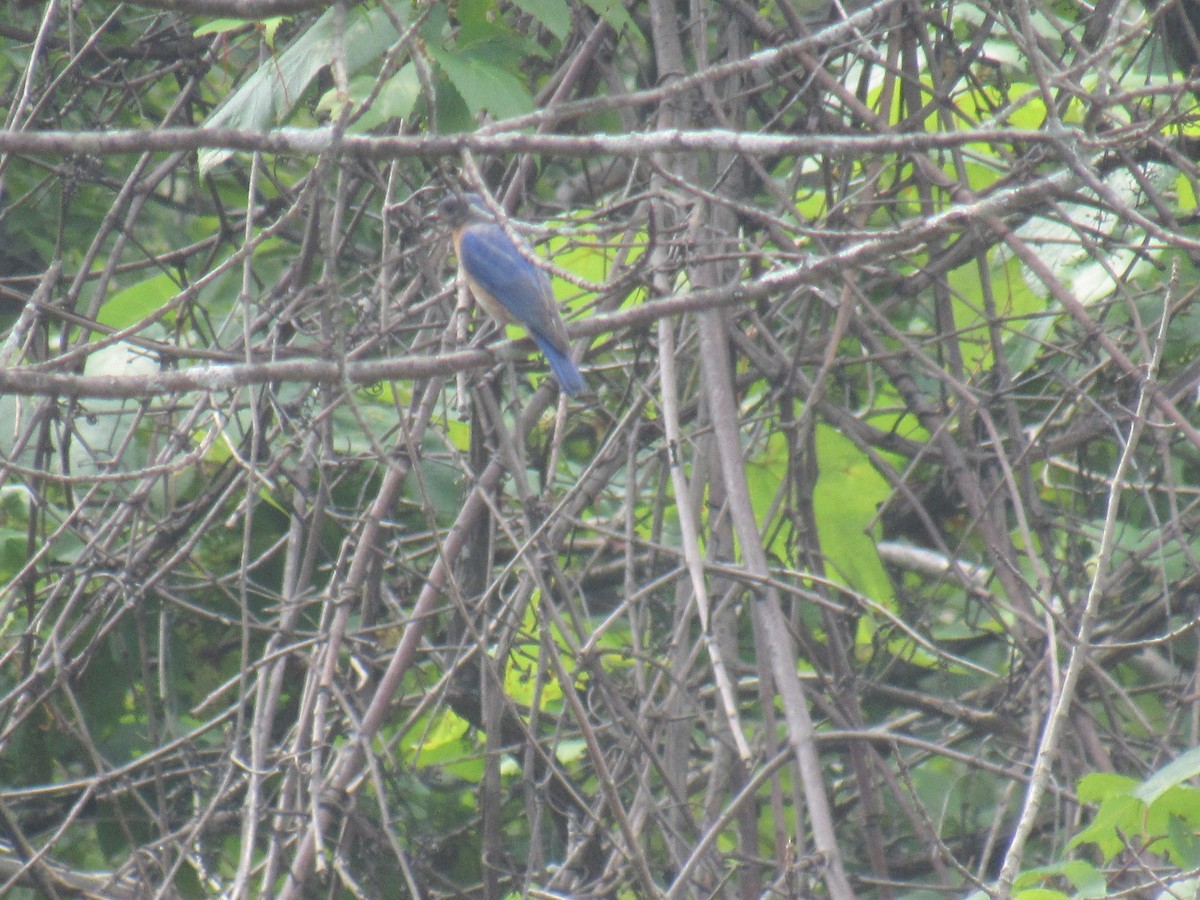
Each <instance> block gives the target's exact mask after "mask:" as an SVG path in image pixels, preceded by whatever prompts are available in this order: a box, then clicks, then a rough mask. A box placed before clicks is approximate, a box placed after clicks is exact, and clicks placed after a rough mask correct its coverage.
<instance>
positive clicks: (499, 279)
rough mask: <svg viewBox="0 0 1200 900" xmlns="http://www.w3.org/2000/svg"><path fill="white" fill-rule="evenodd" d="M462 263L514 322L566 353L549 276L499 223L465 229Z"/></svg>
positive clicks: (462, 242)
mask: <svg viewBox="0 0 1200 900" xmlns="http://www.w3.org/2000/svg"><path fill="white" fill-rule="evenodd" d="M458 254H459V260H460V261H461V262H462V266H463V268H464V269H466V270H467V275H468V276H469V277H470V278H471V280H472V281H474V282H476V283H477V284H478V285H479V286H480V287H481V288H483V289H484V290H485V291H486V292H487V293H488V294H489V295H490V298H489V299H492V300H495V301H496V302H497V303H499V304H501V305H502V306H503V307H504V309H505V311H506V312H507V313H508V314H509V316H511V317H512V319H513V320H514V321H516V322H519V323H520V324H522V325H524V326H525V327H526V328H528V329H529V330H530V331H531V332H532V333H534V334H535V335H540V336H541V337H542V338H544V339H545V340H547V341H549V342H550V344H551V345H552V346H554V347H555V348H557V349H558V350H560V351H563V352H566V351H567V349H568V347H567V342H566V334H565V332H564V330H563V327H562V320H561V319H560V318H559V315H558V309H557V308H556V307H555V306H554V293H553V291H552V290H551V289H550V279H549V278H548V277H546V273H545V272H543V271H542V270H541V269H539V268H538V267H537V266H535V265H534V264H533V263H531V262H530V261H529V260H527V259H526V258H525V257H524V256H522V255H521V253H520V251H519V250H517V248H516V247H515V246H513V242H512V241H511V240H509V238H508V235H507V234H505V233H504V229H503V228H501V227H500V226H499V225H496V224H485V225H471V226H468V227H467V228H465V229H463V233H462V239H461V240H460V242H459V249H458Z"/></svg>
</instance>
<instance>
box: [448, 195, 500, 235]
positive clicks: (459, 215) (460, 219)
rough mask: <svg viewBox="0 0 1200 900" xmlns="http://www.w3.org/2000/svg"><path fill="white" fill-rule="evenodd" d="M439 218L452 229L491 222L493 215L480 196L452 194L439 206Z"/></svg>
mask: <svg viewBox="0 0 1200 900" xmlns="http://www.w3.org/2000/svg"><path fill="white" fill-rule="evenodd" d="M437 211H438V218H439V219H441V220H442V221H443V222H445V223H446V224H447V225H449V226H450V227H451V228H461V227H462V226H463V225H466V224H467V223H468V222H490V221H492V214H491V213H490V212H488V208H487V206H486V205H484V202H483V198H482V197H480V196H479V195H478V194H451V195H450V196H448V197H446V198H445V199H444V200H442V202H441V203H439V204H438V208H437Z"/></svg>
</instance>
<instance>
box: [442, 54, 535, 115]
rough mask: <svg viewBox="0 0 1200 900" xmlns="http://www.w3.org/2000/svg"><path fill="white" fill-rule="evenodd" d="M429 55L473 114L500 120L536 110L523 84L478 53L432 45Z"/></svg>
mask: <svg viewBox="0 0 1200 900" xmlns="http://www.w3.org/2000/svg"><path fill="white" fill-rule="evenodd" d="M428 49H429V55H430V56H432V57H433V59H434V60H435V61H436V62H437V64H438V65H439V66H440V67H441V69H442V71H443V72H445V73H446V77H447V78H448V79H450V83H451V84H452V85H453V86H454V89H455V90H456V91H457V92H458V93H459V95H460V96H461V97H462V98H463V101H464V102H465V103H466V104H467V109H469V110H470V112H471V115H473V116H477V115H479V113H481V112H484V111H486V112H490V113H491V114H492V115H494V116H496V117H497V118H500V119H506V118H510V117H512V116H519V115H523V114H524V113H527V112H532V110H533V97H532V96H531V95H530V93H529V90H528V89H527V88H526V87H525V85H524V84H522V83H521V81H520V80H519V79H518V78H517V77H516V76H515V75H513V74H512V73H511V72H509V71H508V70H506V69H502V68H500V67H499V66H496V65H493V64H492V63H491V62H488V61H487V60H486V59H484V58H483V56H481V55H480V54H479V53H478V52H477V51H478V49H479V45H474V46H473V47H472V48H471V52H467V51H461V50H460V51H449V50H442V49H439V48H435V47H433V46H430V47H429V48H428Z"/></svg>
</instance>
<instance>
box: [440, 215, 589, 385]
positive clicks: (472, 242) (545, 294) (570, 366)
mask: <svg viewBox="0 0 1200 900" xmlns="http://www.w3.org/2000/svg"><path fill="white" fill-rule="evenodd" d="M438 216H439V217H440V218H441V219H442V221H444V222H445V223H446V224H447V225H449V226H450V228H451V229H452V232H453V235H454V252H455V253H456V254H457V255H458V265H459V269H460V270H461V271H462V273H463V276H464V278H465V280H466V282H467V286H468V287H469V288H470V289H471V293H472V294H473V295H474V296H475V300H476V302H478V303H479V305H480V306H482V307H483V308H484V310H486V311H487V313H488V314H489V315H490V316H491V317H492V318H493V319H495V320H496V321H497V322H498V323H500V325H501V326H503V325H505V324H507V323H509V322H515V323H516V324H518V325H521V326H522V327H524V328H525V329H526V330H527V331H528V332H529V334H530V335H531V336H532V337H533V340H534V342H535V343H536V344H537V345H538V348H539V349H540V350H541V351H542V353H543V354H544V355H545V357H546V361H547V362H548V363H550V371H552V372H553V373H554V377H555V378H556V379H558V384H559V387H560V388H562V391H563V393H564V394H567V395H568V396H572V397H573V396H575V395H576V394H578V393H579V392H580V391H582V390H583V389H584V387H585V385H584V381H583V376H582V375H580V374H579V369H578V368H577V367H576V366H575V363H574V362H573V361H572V359H571V345H570V344H569V343H568V342H567V330H566V327H565V326H564V325H563V320H562V315H561V314H560V313H559V310H558V304H557V303H556V302H555V300H554V294H553V292H552V291H551V289H550V279H549V277H548V276H547V275H546V273H545V272H544V271H543V270H542V269H540V268H538V266H537V265H535V264H534V263H533V262H532V261H531V260H530V257H531V256H532V254H533V251H532V250H530V249H529V246H528V245H527V244H525V243H524V242H523V241H522V242H521V245H520V247H519V248H518V246H517V244H514V243H513V240H512V238H510V237H509V236H508V235H507V234H506V233H505V231H504V229H503V228H502V227H501V226H500V225H499V223H497V222H496V219H495V218H494V217H493V216H492V214H491V212H489V210H488V208H487V207H486V206H485V205H484V202H483V198H482V197H480V196H479V195H478V194H463V195H453V196H450V197H447V198H446V199H444V200H443V201H442V202H441V203H440V204H438Z"/></svg>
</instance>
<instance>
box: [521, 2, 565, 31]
mask: <svg viewBox="0 0 1200 900" xmlns="http://www.w3.org/2000/svg"><path fill="white" fill-rule="evenodd" d="M513 5H514V6H517V7H519V8H521V9H523V10H525V12H527V13H529V14H530V15H531V16H533V17H534V18H535V19H537V20H538V21H539V22H541V23H542V25H544V26H545V27H546V30H547V31H549V32H550V33H551V34H552V35H554V36H555V37H556V38H558V39H559V40H560V41H561V40H563V39H564V38H566V36H567V35H568V34H569V33H570V31H571V8H570V7H569V6H567V4H566V0H513Z"/></svg>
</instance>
